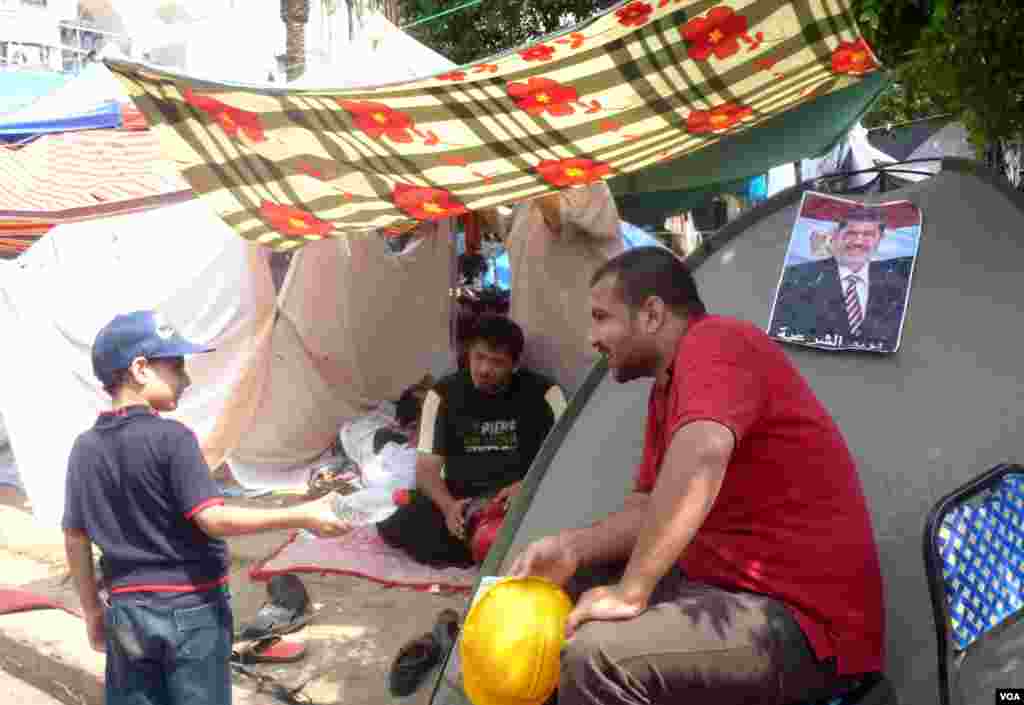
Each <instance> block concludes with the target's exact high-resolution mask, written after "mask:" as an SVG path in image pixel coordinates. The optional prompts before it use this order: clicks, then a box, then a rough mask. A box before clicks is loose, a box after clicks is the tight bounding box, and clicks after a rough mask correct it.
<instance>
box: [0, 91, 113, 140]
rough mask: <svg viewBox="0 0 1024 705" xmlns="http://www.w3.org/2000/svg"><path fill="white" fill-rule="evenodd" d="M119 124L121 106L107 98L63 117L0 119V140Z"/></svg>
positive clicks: (24, 138)
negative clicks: (11, 120) (4, 120)
mask: <svg viewBox="0 0 1024 705" xmlns="http://www.w3.org/2000/svg"><path fill="white" fill-rule="evenodd" d="M2 117H3V116H0V118H2ZM120 126H121V107H120V105H119V104H118V102H117V101H116V100H108V101H106V102H103V103H100V104H99V105H96V106H93V107H92V108H91V109H87V110H85V111H83V112H78V113H74V114H71V115H66V116H64V117H53V118H49V119H42V120H29V121H25V122H3V121H2V119H0V142H22V141H24V140H27V139H32V138H33V137H37V136H39V135H45V134H49V133H52V132H73V131H75V130H98V129H102V128H108V127H120Z"/></svg>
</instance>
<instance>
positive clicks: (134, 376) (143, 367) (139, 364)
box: [128, 357, 149, 385]
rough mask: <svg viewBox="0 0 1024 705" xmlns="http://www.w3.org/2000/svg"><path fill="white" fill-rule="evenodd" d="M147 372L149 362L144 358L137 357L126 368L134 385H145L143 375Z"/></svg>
mask: <svg viewBox="0 0 1024 705" xmlns="http://www.w3.org/2000/svg"><path fill="white" fill-rule="evenodd" d="M148 370H149V361H148V360H147V359H146V358H144V357H137V358H135V359H134V360H132V363H131V364H130V365H129V366H128V372H129V376H130V377H131V380H132V381H133V382H135V383H136V384H139V385H141V384H145V375H146V372H148Z"/></svg>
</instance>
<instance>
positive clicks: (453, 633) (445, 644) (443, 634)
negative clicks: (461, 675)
mask: <svg viewBox="0 0 1024 705" xmlns="http://www.w3.org/2000/svg"><path fill="white" fill-rule="evenodd" d="M458 634H459V615H458V614H457V613H456V612H455V610H452V609H446V610H442V611H441V613H440V614H439V615H438V616H437V621H436V622H435V623H434V627H433V629H432V630H431V631H430V632H429V633H427V634H422V635H420V636H418V637H416V638H415V639H413V640H412V641H410V642H409V643H407V644H405V645H404V646H403V647H402V648H401V649H399V651H398V656H396V657H395V660H394V663H392V664H391V671H390V673H389V674H388V690H390V691H391V694H392V695H394V696H396V697H405V696H406V695H412V694H413V693H414V692H415V691H416V689H417V688H418V687H420V684H422V683H423V681H424V679H425V678H426V677H427V675H428V674H429V673H430V671H431V670H433V668H434V666H436V665H437V664H439V663H440V662H441V661H442V660H443V659H444V657H445V656H446V655H447V654H448V652H449V651H450V650H451V649H452V647H453V646H454V645H455V640H456V639H457V638H458Z"/></svg>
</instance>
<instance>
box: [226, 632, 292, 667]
mask: <svg viewBox="0 0 1024 705" xmlns="http://www.w3.org/2000/svg"><path fill="white" fill-rule="evenodd" d="M305 655H306V645H305V644H303V643H302V642H301V641H291V640H288V639H282V638H281V637H279V636H275V637H271V638H269V639H263V640H262V641H257V642H255V643H253V644H250V645H249V646H246V647H245V648H244V649H238V650H237V651H232V652H231V660H232V661H233V662H234V663H243V664H253V663H295V662H296V661H300V660H302V658H303V657H304V656H305Z"/></svg>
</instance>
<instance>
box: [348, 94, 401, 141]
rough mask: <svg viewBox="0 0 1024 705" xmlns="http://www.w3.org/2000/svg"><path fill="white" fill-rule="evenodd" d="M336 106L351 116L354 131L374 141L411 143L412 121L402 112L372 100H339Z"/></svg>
mask: <svg viewBox="0 0 1024 705" xmlns="http://www.w3.org/2000/svg"><path fill="white" fill-rule="evenodd" d="M338 105H340V106H341V107H342V108H344V109H345V110H346V111H348V113H349V115H351V116H352V121H353V122H354V123H355V126H356V129H358V130H361V131H363V132H365V133H366V134H368V135H369V136H370V137H372V138H373V139H375V140H379V139H381V138H382V137H386V138H387V139H389V140H391V141H392V142H398V143H400V144H409V143H410V142H412V132H411V130H412V129H413V126H414V125H413V121H412V118H411V117H409V116H408V115H406V114H405V113H403V112H400V111H398V110H394V109H393V108H389V107H388V106H386V105H384V104H383V103H376V102H374V101H372V100H339V101H338Z"/></svg>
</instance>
